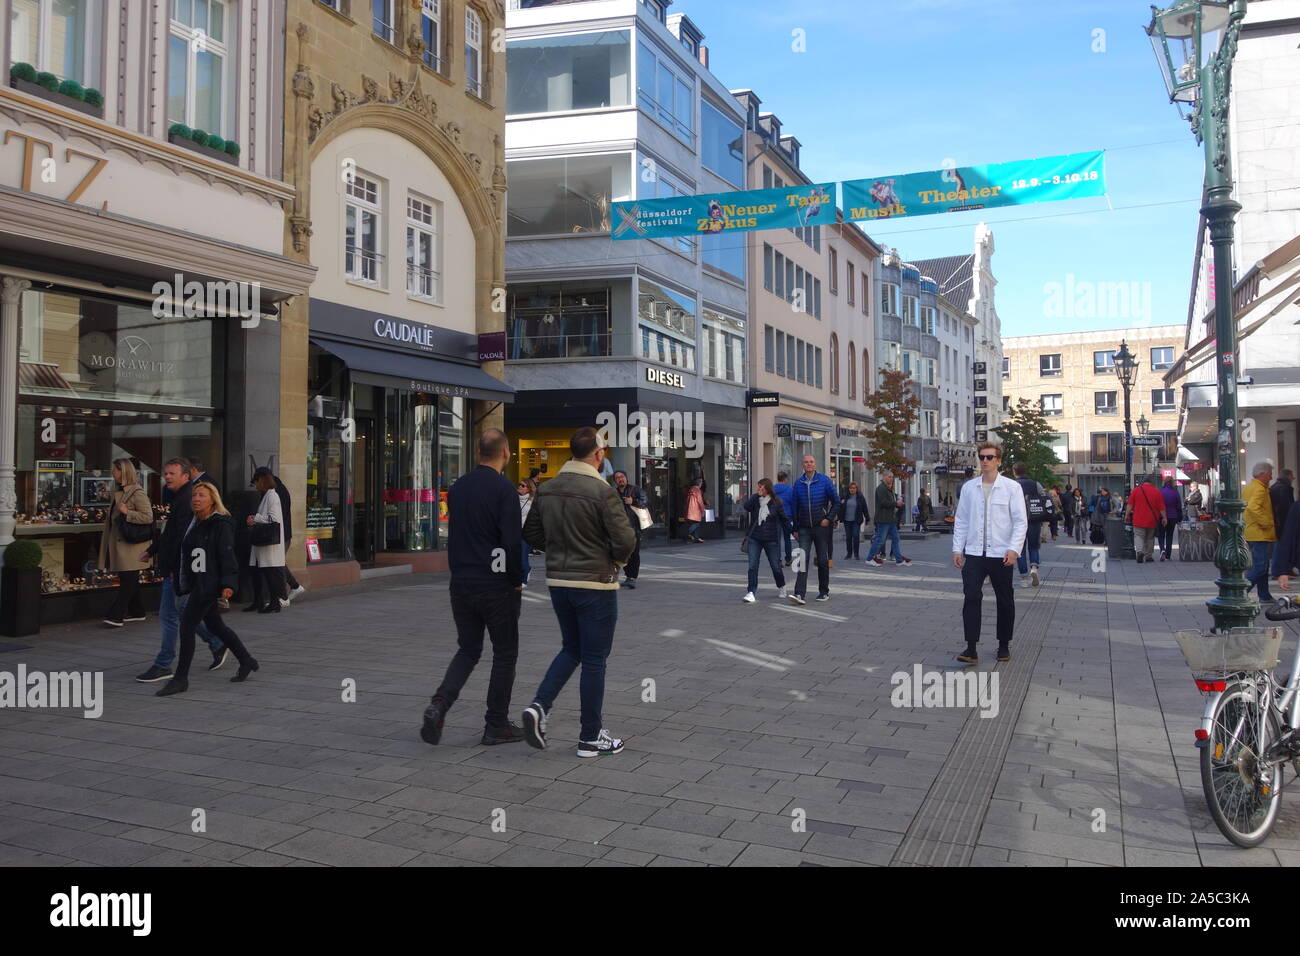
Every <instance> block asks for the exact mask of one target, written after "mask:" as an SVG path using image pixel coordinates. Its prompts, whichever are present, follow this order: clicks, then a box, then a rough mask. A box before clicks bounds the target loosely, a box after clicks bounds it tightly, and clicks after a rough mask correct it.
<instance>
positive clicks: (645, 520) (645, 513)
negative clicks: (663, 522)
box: [631, 505, 655, 531]
mask: <svg viewBox="0 0 1300 956" xmlns="http://www.w3.org/2000/svg"><path fill="white" fill-rule="evenodd" d="M631 508H632V513H633V514H634V515H636V520H637V523H638V524H639V525H641V530H642V531H644V530H645V529H646V528H648V527H650V526H651V525H652V524H654V523H655V519H654V518H652V517H651V516H650V509H649V508H641V507H638V506H637V505H632V506H631Z"/></svg>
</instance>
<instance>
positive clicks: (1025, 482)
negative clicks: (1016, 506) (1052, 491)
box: [1020, 478, 1056, 522]
mask: <svg viewBox="0 0 1300 956" xmlns="http://www.w3.org/2000/svg"><path fill="white" fill-rule="evenodd" d="M1020 488H1021V490H1022V491H1024V493H1025V511H1026V512H1027V513H1028V515H1029V520H1030V521H1031V522H1035V521H1039V522H1041V521H1050V520H1051V519H1052V516H1053V515H1055V513H1056V506H1055V505H1054V504H1053V503H1052V496H1051V495H1049V494H1039V493H1038V488H1039V484H1038V482H1036V481H1034V480H1033V479H1032V478H1024V479H1021V482H1020Z"/></svg>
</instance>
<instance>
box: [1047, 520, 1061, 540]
mask: <svg viewBox="0 0 1300 956" xmlns="http://www.w3.org/2000/svg"><path fill="white" fill-rule="evenodd" d="M1057 520H1058V519H1056V518H1053V519H1052V520H1051V521H1049V522H1047V525H1048V528H1049V530H1050V531H1051V535H1052V539H1053V540H1055V539H1056V522H1057Z"/></svg>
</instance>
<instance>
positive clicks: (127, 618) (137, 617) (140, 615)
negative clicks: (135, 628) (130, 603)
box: [122, 614, 145, 624]
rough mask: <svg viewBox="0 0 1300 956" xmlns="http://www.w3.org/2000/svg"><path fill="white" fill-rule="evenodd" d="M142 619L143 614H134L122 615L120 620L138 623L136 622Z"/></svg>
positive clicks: (143, 617)
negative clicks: (132, 615)
mask: <svg viewBox="0 0 1300 956" xmlns="http://www.w3.org/2000/svg"><path fill="white" fill-rule="evenodd" d="M144 619H145V615H143V614H139V615H136V616H134V617H124V618H122V620H124V621H125V622H126V623H128V624H136V623H138V622H140V621H143V620H144Z"/></svg>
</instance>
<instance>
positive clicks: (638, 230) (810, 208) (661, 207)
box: [613, 183, 835, 239]
mask: <svg viewBox="0 0 1300 956" xmlns="http://www.w3.org/2000/svg"><path fill="white" fill-rule="evenodd" d="M613 210H614V234H613V238H615V239H663V238H667V237H669V236H694V235H706V234H708V233H717V232H740V231H747V230H752V229H797V228H799V227H801V226H823V225H826V224H828V223H832V222H834V221H835V184H834V183H822V184H820V185H817V184H814V185H810V186H787V187H785V188H784V189H749V190H744V191H742V192H730V193H701V194H700V195H698V196H673V197H670V198H667V199H636V200H632V201H630V202H616V203H614V205H613Z"/></svg>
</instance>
